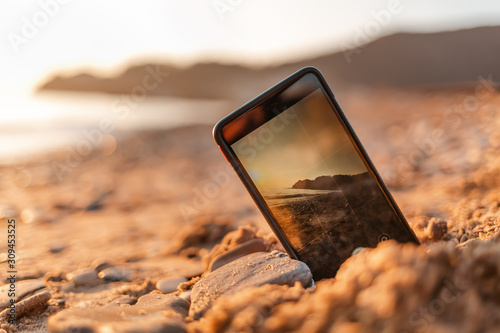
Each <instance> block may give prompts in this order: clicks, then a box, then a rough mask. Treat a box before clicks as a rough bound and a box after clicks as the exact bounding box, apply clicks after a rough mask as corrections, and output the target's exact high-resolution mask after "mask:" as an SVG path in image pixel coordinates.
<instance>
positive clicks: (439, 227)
mask: <svg viewBox="0 0 500 333" xmlns="http://www.w3.org/2000/svg"><path fill="white" fill-rule="evenodd" d="M426 231H427V235H428V236H429V238H430V239H431V240H433V241H438V240H441V239H442V238H443V237H444V235H446V233H447V232H448V224H447V223H446V221H444V220H441V219H437V218H431V219H430V220H429V224H428V225H427V229H426Z"/></svg>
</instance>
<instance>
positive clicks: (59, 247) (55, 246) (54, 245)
mask: <svg viewBox="0 0 500 333" xmlns="http://www.w3.org/2000/svg"><path fill="white" fill-rule="evenodd" d="M48 248H49V252H50V253H59V252H62V251H64V249H66V243H64V242H63V241H57V240H56V241H52V242H50V243H49V244H48Z"/></svg>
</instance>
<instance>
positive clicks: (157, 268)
mask: <svg viewBox="0 0 500 333" xmlns="http://www.w3.org/2000/svg"><path fill="white" fill-rule="evenodd" d="M490 88H491V87H489V86H487V85H481V84H478V85H476V86H474V87H471V89H462V90H456V89H455V90H453V89H441V90H436V89H434V90H390V89H373V90H366V89H354V88H353V89H351V90H347V91H344V92H341V93H339V94H338V96H337V97H338V98H339V102H340V104H341V105H342V106H343V108H344V109H345V112H346V115H347V117H348V119H350V121H351V123H352V125H353V127H354V129H355V130H356V131H357V133H358V135H359V137H360V139H361V141H362V142H363V143H364V145H365V148H366V149H367V151H368V153H369V155H370V156H371V158H372V160H373V162H374V163H375V165H376V166H377V168H378V169H379V171H380V173H381V174H382V177H383V178H384V179H385V180H386V183H387V185H388V187H389V188H390V190H391V191H392V193H393V195H394V197H395V199H396V201H397V202H398V204H399V205H400V208H401V210H402V211H403V213H404V214H405V216H406V217H407V219H408V221H409V223H410V225H411V226H412V228H413V229H414V230H415V232H416V234H417V236H418V237H419V239H420V241H421V242H422V246H420V247H418V248H416V247H411V246H407V247H402V246H401V245H399V244H395V243H392V242H389V243H388V244H386V245H384V246H382V247H380V248H377V249H375V250H372V251H368V252H367V253H363V254H362V255H360V256H356V257H355V258H352V259H350V260H348V261H347V262H346V263H345V264H343V265H342V266H341V270H340V271H339V275H338V277H337V279H336V280H333V279H329V280H324V281H322V282H320V283H318V284H317V289H316V290H315V291H311V290H303V289H301V287H300V286H295V287H286V286H284V287H270V286H263V287H259V288H258V290H257V291H255V292H253V293H252V292H247V293H243V292H242V293H241V294H236V295H234V296H232V297H233V298H234V299H233V301H231V302H236V303H235V304H236V305H235V306H229V304H232V303H231V302H230V301H228V302H227V303H225V304H226V305H224V304H222V303H221V304H220V305H217V306H215V307H214V309H213V310H211V312H208V313H207V315H206V318H204V319H202V321H205V323H210V325H205V324H203V325H200V324H201V322H194V323H191V324H189V325H188V327H189V328H190V330H193V331H199V330H213V331H217V330H220V329H221V328H222V327H226V328H227V327H232V329H233V330H237V329H239V328H238V326H234V325H236V324H235V323H233V322H231V320H230V319H231V318H233V316H234V315H235V314H237V313H238V311H239V310H238V309H240V310H241V311H242V312H241V313H242V315H243V314H244V313H246V312H244V311H243V309H244V308H248V306H249V305H252V304H255V306H256V307H257V306H263V307H264V308H265V311H264V315H259V316H254V317H252V315H251V314H249V315H248V316H247V317H245V320H247V319H248V318H250V319H251V318H256V319H255V320H254V321H252V320H250V322H249V323H248V322H245V325H247V326H248V325H250V326H248V327H254V328H255V329H256V330H260V331H266V332H269V331H281V330H284V329H289V330H291V329H294V330H298V329H301V330H302V331H326V330H328V329H329V328H331V327H335V331H339V332H344V331H345V332H360V331H371V330H373V331H386V332H393V331H405V330H406V331H408V332H409V331H419V330H422V329H423V328H425V329H428V328H430V327H433V328H434V329H435V331H439V332H449V331H453V329H454V328H456V327H460V326H453V325H458V324H460V323H467V324H468V325H469V326H462V327H465V328H466V330H468V331H473V330H475V329H477V330H479V331H486V330H487V329H488V328H493V327H494V326H495V325H497V327H498V325H500V321H499V319H498V317H497V316H498V310H499V307H500V302H499V301H498V300H499V299H500V298H499V297H500V294H498V290H500V287H499V281H500V279H498V276H499V272H500V264H499V258H500V245H499V243H498V242H497V241H489V240H490V239H491V238H493V237H494V235H495V234H497V233H498V232H499V228H500V211H499V209H500V177H499V174H500V155H499V154H498V151H499V148H500V134H499V132H498V128H500V93H498V92H496V91H495V90H493V89H492V88H491V89H490ZM104 142H105V143H106V144H105V145H103V146H102V147H94V149H93V151H92V153H91V154H89V155H85V156H83V155H80V158H79V159H78V158H76V159H75V155H71V154H72V153H71V152H68V151H62V152H59V153H55V154H50V155H44V156H36V157H33V158H32V159H30V160H29V161H25V162H24V163H21V164H16V165H7V166H2V167H1V169H0V174H1V176H2V178H1V181H2V185H1V187H0V198H1V201H2V202H1V203H2V204H3V205H5V206H2V208H1V211H2V212H3V215H4V217H3V218H2V226H1V228H2V229H1V233H0V235H3V236H1V237H2V239H1V243H0V244H2V248H1V249H0V256H1V254H2V253H5V252H6V249H5V246H4V244H5V240H6V235H7V233H6V223H4V222H5V221H6V220H7V219H6V217H12V218H14V219H15V220H16V225H17V244H18V246H17V249H16V251H17V255H18V260H17V263H16V266H17V274H16V277H17V279H18V280H25V279H39V280H41V281H44V282H45V283H46V286H47V289H48V290H49V291H50V293H51V300H49V302H48V306H47V307H40V308H37V310H36V311H32V312H30V313H28V314H26V315H25V316H23V317H20V318H17V322H16V325H15V327H13V326H3V327H2V328H4V329H6V330H7V331H13V332H14V331H17V332H44V331H47V326H46V323H47V317H48V316H49V315H51V314H53V313H56V312H58V311H60V310H61V309H65V308H92V307H96V306H103V305H106V304H109V303H111V302H112V301H113V300H115V299H117V298H120V297H123V296H124V295H129V296H130V297H131V300H132V302H134V300H137V298H138V297H140V296H142V295H144V294H147V293H150V292H154V290H155V289H156V288H155V283H156V282H157V281H158V280H160V279H162V278H165V277H169V276H185V277H193V276H197V275H200V274H201V273H203V272H204V270H205V269H206V267H207V262H206V261H207V259H206V258H207V256H210V253H209V251H210V249H211V248H212V247H213V246H214V245H215V244H217V243H219V242H220V241H221V240H222V238H223V236H224V235H225V234H227V233H228V232H229V231H231V230H234V229H236V228H237V227H238V226H243V225H250V224H251V225H254V226H256V229H260V230H261V231H260V234H259V235H260V236H259V237H267V239H268V240H269V239H272V236H269V235H268V234H269V233H270V229H269V227H268V226H267V225H266V223H265V221H264V220H263V218H262V217H261V215H260V214H259V212H258V211H257V209H256V207H255V205H254V204H253V202H252V201H251V199H250V197H249V196H248V194H247V193H246V191H245V189H244V187H243V186H242V185H241V184H240V182H239V180H238V179H237V177H236V176H235V175H234V173H233V172H232V171H231V169H229V167H228V164H227V163H226V161H225V160H224V158H223V157H222V156H221V155H220V152H219V151H218V149H217V147H216V146H215V144H214V142H213V140H212V138H211V128H209V127H207V126H191V127H185V128H179V129H173V130H169V131H154V132H140V133H127V135H124V136H123V137H122V138H121V139H119V140H117V141H114V140H112V139H111V138H109V137H108V138H106V140H104ZM73 152H74V151H73ZM262 235H266V236H262ZM471 239H478V240H480V242H481V244H479V247H476V246H475V245H474V246H472V245H470V243H468V244H469V246H463V247H464V249H461V250H460V249H455V246H456V245H458V244H462V243H465V242H467V241H469V240H471ZM219 248H221V247H220V246H219ZM429 249H430V250H431V251H430V252H428V250H429ZM223 251H224V250H219V252H218V253H221V252H223ZM432 251H435V252H432ZM433 253H436V254H433ZM211 255H212V256H213V253H212V254H211ZM204 258H205V262H204V261H203V259H204ZM96 260H98V262H96ZM450 260H455V262H456V263H457V264H456V266H454V265H451V264H449V262H450ZM103 262H106V263H109V264H111V265H115V266H119V267H125V268H127V269H129V270H130V275H129V276H128V277H127V278H126V279H125V281H115V282H107V281H102V280H100V279H98V280H95V281H94V282H92V283H84V284H83V285H81V286H74V284H73V283H72V282H70V281H68V280H67V277H66V274H68V273H70V272H74V271H75V270H78V269H85V268H92V267H93V265H94V266H95V265H97V264H99V263H101V264H102V263H103ZM373 263H379V266H376V265H375V264H373ZM382 263H383V264H382ZM444 263H448V264H446V265H445V264H444ZM371 265H375V266H374V267H371ZM370 267H371V268H370ZM457 267H458V268H457ZM369 268H370V269H369ZM487 269H489V271H488V270H487ZM481 270H483V271H481ZM484 270H486V271H484ZM0 271H1V274H2V275H1V276H2V280H3V281H2V284H3V282H5V283H7V281H6V280H5V278H4V276H6V275H5V274H6V273H4V272H6V271H7V264H6V263H5V262H2V263H0ZM366 271H369V272H370V274H369V275H366V274H365V272H366ZM394 272H399V273H398V274H399V275H398V278H394ZM468 272H470V274H469V273H468ZM481 272H482V273H481ZM471 274H472V275H471ZM474 274H475V275H474ZM463 276H465V278H464V279H465V280H464V281H465V282H464V283H466V287H463V286H462V285H460V286H459V287H460V288H462V287H463V289H460V290H459V293H460V294H459V296H457V297H456V299H457V301H453V302H451V303H450V304H451V305H448V303H446V304H447V305H446V307H445V308H444V310H443V311H440V313H439V315H435V316H434V317H435V318H434V319H433V320H429V319H427V320H425V322H423V323H421V324H415V325H412V323H411V322H410V321H409V319H407V318H409V316H412V314H413V313H414V312H415V311H418V309H419V307H420V306H422V304H424V305H425V304H427V305H429V304H430V302H432V300H433V299H436V297H437V296H436V295H438V296H439V291H440V290H443V288H445V286H446V285H445V284H444V282H443V281H445V279H449V280H450V281H453V280H452V279H453V278H455V277H459V278H460V277H463ZM474 276H475V277H476V279H474V278H473V277H474ZM419 281H420V282H419ZM457 288H458V287H457ZM423 290H424V291H425V292H423ZM387 295H390V296H387ZM266 297H271V298H270V299H271V300H269V301H266V299H267V298H266ZM259 299H260V301H259ZM381 300H383V302H382V301H381ZM238 302H239V303H238ZM377 302H382V304H381V305H380V304H377ZM264 303H265V304H264ZM259 304H260V305H259ZM278 304H281V305H278ZM474 309H476V311H475V312H474V311H473V310H474ZM237 310H238V311H237ZM247 310H248V309H247ZM247 310H245V311H247ZM259 313H260V312H259ZM254 315H255V314H254ZM311 316H312V317H311ZM413 317H415V315H413ZM421 317H422V316H421V315H417V317H415V318H414V319H415V320H414V322H415V321H418V320H419V319H421ZM221 318H226V319H221ZM228 318H229V319H228ZM259 318H260V319H259ZM311 318H313V319H311ZM326 318H329V319H326ZM485 318H486V319H485ZM257 319H258V320H257ZM221 320H222V322H221ZM238 322H241V318H240V319H239V321H236V323H238ZM231 325H233V326H231ZM247 326H245V327H247ZM377 328H378V329H377Z"/></svg>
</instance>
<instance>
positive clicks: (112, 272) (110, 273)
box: [99, 267, 132, 281]
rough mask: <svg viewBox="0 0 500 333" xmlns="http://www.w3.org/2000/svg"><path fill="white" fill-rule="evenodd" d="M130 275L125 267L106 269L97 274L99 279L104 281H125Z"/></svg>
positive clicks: (130, 272) (129, 271)
mask: <svg viewBox="0 0 500 333" xmlns="http://www.w3.org/2000/svg"><path fill="white" fill-rule="evenodd" d="M130 275H132V271H131V270H130V269H128V268H126V267H108V268H105V269H103V270H102V271H101V272H99V278H101V279H103V280H105V281H125V280H128V278H129V277H130Z"/></svg>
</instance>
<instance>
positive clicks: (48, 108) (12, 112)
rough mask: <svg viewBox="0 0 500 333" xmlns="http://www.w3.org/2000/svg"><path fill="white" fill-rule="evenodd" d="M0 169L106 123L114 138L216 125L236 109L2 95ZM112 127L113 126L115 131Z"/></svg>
mask: <svg viewBox="0 0 500 333" xmlns="http://www.w3.org/2000/svg"><path fill="white" fill-rule="evenodd" d="M0 105H1V108H0V164H9V163H13V162H16V161H19V160H23V159H26V158H29V157H30V156H31V155H34V154H37V155H39V154H43V153H47V152H51V151H57V150H61V149H66V148H68V147H71V146H72V145H75V144H76V143H77V142H79V141H80V140H82V138H85V133H92V131H96V130H101V129H100V126H101V124H103V122H104V123H105V124H106V126H109V127H106V129H107V130H109V129H110V128H113V129H112V130H111V131H110V132H109V134H110V135H113V136H114V137H115V138H116V137H119V136H120V135H122V134H123V133H126V132H130V131H136V130H150V129H169V128H174V127H180V126H186V125H194V124H208V125H214V124H215V123H216V122H217V121H218V120H219V119H221V118H222V117H224V116H225V115H226V114H228V113H229V112H230V111H232V110H231V107H230V106H229V103H228V102H227V101H222V100H202V99H184V98H172V97H158V96H147V97H145V98H144V99H142V100H140V101H133V100H130V99H127V96H126V95H122V96H120V95H111V94H103V93H80V92H42V93H36V94H30V93H18V94H2V95H0ZM110 125H111V126H110Z"/></svg>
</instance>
